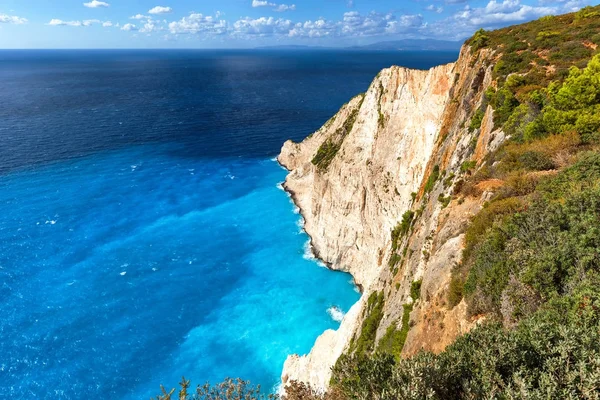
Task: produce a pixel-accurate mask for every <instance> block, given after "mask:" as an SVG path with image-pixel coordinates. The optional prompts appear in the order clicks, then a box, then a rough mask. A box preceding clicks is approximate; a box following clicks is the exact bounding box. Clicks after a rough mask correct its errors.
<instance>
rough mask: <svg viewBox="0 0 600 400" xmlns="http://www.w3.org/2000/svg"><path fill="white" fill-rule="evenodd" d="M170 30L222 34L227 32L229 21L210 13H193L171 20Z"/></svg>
mask: <svg viewBox="0 0 600 400" xmlns="http://www.w3.org/2000/svg"><path fill="white" fill-rule="evenodd" d="M169 31H170V32H171V33H172V34H195V33H207V34H214V35H221V34H224V33H227V21H225V20H222V19H218V18H217V17H213V16H210V15H203V14H200V13H192V14H190V15H189V16H187V17H183V18H181V19H180V20H179V21H173V22H171V23H170V24H169Z"/></svg>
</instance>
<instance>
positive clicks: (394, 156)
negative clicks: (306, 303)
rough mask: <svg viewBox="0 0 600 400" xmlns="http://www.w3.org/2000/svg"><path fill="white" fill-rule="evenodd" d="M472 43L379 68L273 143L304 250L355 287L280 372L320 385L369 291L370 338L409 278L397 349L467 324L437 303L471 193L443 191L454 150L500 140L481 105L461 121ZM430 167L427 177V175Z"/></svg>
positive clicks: (479, 70)
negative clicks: (374, 315)
mask: <svg viewBox="0 0 600 400" xmlns="http://www.w3.org/2000/svg"><path fill="white" fill-rule="evenodd" d="M478 54H479V57H478V58H477V59H474V58H473V56H472V55H471V51H470V49H468V48H463V50H462V51H461V55H460V57H459V60H458V61H457V62H456V63H453V64H448V65H443V66H439V67H435V68H432V69H430V70H428V71H417V70H409V69H406V68H402V67H391V68H388V69H385V70H383V71H381V73H380V74H379V75H378V76H377V77H376V78H375V80H374V81H373V83H372V84H371V86H370V87H369V89H368V91H367V92H366V93H365V94H363V95H359V96H357V97H355V98H354V99H352V100H351V101H350V102H349V103H348V104H346V105H344V106H343V107H342V108H341V109H340V111H339V112H338V113H337V114H336V115H335V116H334V117H333V118H332V119H331V120H330V121H328V122H327V123H326V124H325V125H324V126H323V127H322V128H321V129H320V130H319V131H317V132H315V133H314V134H313V135H311V136H310V137H308V138H307V139H306V140H304V141H303V142H302V143H292V142H290V141H288V142H286V143H285V145H284V146H283V149H282V151H281V154H280V156H279V158H278V160H279V162H280V163H281V164H282V165H283V166H284V167H286V168H287V169H288V170H289V171H290V173H289V175H288V177H287V179H286V182H285V184H284V186H285V189H286V190H288V191H289V192H290V193H292V195H293V198H294V201H295V202H296V204H297V205H298V207H299V208H300V209H301V211H302V214H303V216H304V219H305V229H306V232H307V233H308V234H309V235H310V237H311V239H312V247H313V250H314V252H315V254H316V255H317V256H318V257H319V258H321V259H322V260H323V261H324V262H326V263H327V264H328V265H329V266H330V267H331V268H333V269H337V270H343V271H347V272H350V273H351V274H352V275H353V276H354V279H355V281H356V283H357V284H358V285H360V287H361V288H362V289H363V296H362V297H361V300H360V301H359V302H358V303H357V304H356V305H355V306H354V307H353V308H352V310H351V311H350V312H348V313H347V314H346V316H345V318H344V320H343V321H342V324H341V326H340V328H339V329H338V330H337V331H327V332H325V333H324V334H323V335H322V336H321V337H319V338H318V339H317V341H316V343H315V346H314V347H313V349H312V351H311V353H310V354H308V355H305V356H297V355H294V356H290V357H289V358H288V360H287V361H286V363H285V367H284V371H283V374H282V379H283V381H284V383H285V382H287V381H289V380H300V381H304V382H307V383H310V384H311V385H312V386H314V387H316V388H319V389H321V390H325V389H326V387H327V384H328V382H329V378H330V368H331V366H333V365H334V363H335V362H336V360H337V358H338V357H339V356H340V355H341V354H342V353H343V352H344V350H345V349H346V348H347V346H348V343H349V342H350V340H351V339H352V337H353V336H355V335H357V334H359V333H360V332H358V331H359V330H360V325H361V322H362V319H363V311H362V310H363V308H364V305H365V302H366V299H367V298H368V296H369V295H370V294H371V293H372V292H373V291H381V290H383V291H384V294H385V307H384V317H383V319H382V321H381V323H380V326H379V329H378V333H377V337H378V338H379V337H381V336H382V335H383V333H384V332H385V331H386V329H387V328H388V327H389V326H390V325H391V324H398V323H400V322H401V321H402V311H403V307H402V305H403V304H404V303H406V302H408V301H410V299H409V296H408V294H409V292H410V286H411V283H412V282H413V281H414V280H417V279H422V291H421V293H422V296H421V298H420V299H419V300H418V301H417V302H416V304H415V305H414V308H413V311H412V313H411V326H412V328H411V330H410V332H409V336H408V339H407V341H406V344H405V347H404V353H406V354H412V353H414V352H416V351H418V350H419V349H421V348H424V349H428V350H432V351H439V350H442V349H443V348H444V347H445V346H446V345H447V344H448V343H450V342H451V341H452V340H454V339H455V338H456V336H457V335H459V334H462V333H464V332H466V331H467V330H468V329H470V328H471V327H472V325H473V324H474V322H473V321H469V320H468V319H467V318H466V314H465V305H464V304H460V305H459V306H457V307H455V308H453V309H452V310H449V308H448V307H447V304H446V293H447V288H448V284H449V280H450V273H451V270H452V267H453V265H454V263H456V262H457V261H458V260H459V259H460V252H461V248H462V241H463V236H462V235H463V231H464V228H465V226H466V224H467V223H468V220H469V218H470V216H471V215H473V214H474V213H476V212H477V211H478V210H479V208H480V207H481V204H482V201H483V200H482V199H483V197H482V198H466V199H465V198H463V199H460V201H459V200H458V199H454V200H452V201H451V202H450V203H449V204H447V203H448V201H449V195H450V194H451V192H452V188H453V186H454V184H455V183H456V182H457V181H458V180H459V179H460V174H461V173H463V172H462V169H461V165H462V164H463V162H465V161H467V160H469V159H471V158H473V159H474V160H475V161H477V162H480V163H481V162H483V160H484V158H485V155H486V154H487V152H489V151H490V150H491V149H493V148H495V147H497V146H498V145H499V144H500V143H501V142H502V141H503V140H504V135H503V134H502V133H501V132H494V131H493V118H492V117H493V115H492V113H493V111H492V110H491V108H489V109H487V110H486V113H485V116H484V119H483V123H482V125H481V128H480V129H474V130H469V125H470V119H471V117H472V115H473V114H474V113H475V111H477V110H478V109H480V108H481V109H482V110H484V109H485V107H484V104H483V102H484V96H483V92H484V89H485V88H486V87H487V86H489V84H490V82H491V67H490V65H491V62H490V61H491V60H492V58H493V54H490V53H486V52H485V51H481V52H479V53H478ZM434 171H436V172H434ZM438 171H439V173H438ZM432 174H437V175H439V179H437V180H433V182H431V181H432V180H431V179H429V178H430V176H431V175H432ZM428 180H429V181H430V183H429V184H426V182H427V181H428ZM484 196H485V194H484ZM440 199H441V200H443V201H440ZM446 205H447V206H446ZM408 210H412V211H413V212H414V213H415V215H416V218H415V220H414V222H413V225H412V229H411V230H410V232H409V233H408V234H407V235H406V236H405V237H403V238H402V239H401V240H400V241H398V242H397V243H396V244H397V245H396V246H392V235H391V231H392V230H393V229H394V227H396V226H397V224H398V223H399V222H400V221H401V220H402V215H403V214H404V213H405V212H406V211H408Z"/></svg>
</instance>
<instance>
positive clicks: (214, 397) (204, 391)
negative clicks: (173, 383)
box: [156, 378, 277, 400]
mask: <svg viewBox="0 0 600 400" xmlns="http://www.w3.org/2000/svg"><path fill="white" fill-rule="evenodd" d="M179 386H180V389H179V392H178V394H177V395H176V396H175V397H174V393H175V389H171V390H170V391H167V390H166V389H165V388H164V387H162V386H161V390H162V394H161V395H159V396H157V398H156V400H175V398H177V399H179V400H260V399H263V400H266V399H276V398H277V396H276V395H265V394H261V391H260V386H253V385H251V384H250V382H248V381H243V380H241V379H239V378H238V379H230V378H227V379H225V380H224V381H223V382H221V383H219V384H216V385H211V384H209V383H206V384H204V385H198V386H197V387H196V391H195V393H190V381H189V380H186V379H185V378H181V382H180V383H179Z"/></svg>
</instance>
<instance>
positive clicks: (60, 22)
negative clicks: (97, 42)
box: [48, 18, 102, 26]
mask: <svg viewBox="0 0 600 400" xmlns="http://www.w3.org/2000/svg"><path fill="white" fill-rule="evenodd" d="M101 23H102V21H100V20H97V19H86V20H83V21H63V20H62V19H57V18H53V19H51V20H50V22H48V25H50V26H92V25H93V24H101Z"/></svg>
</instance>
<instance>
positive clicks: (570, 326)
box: [160, 6, 600, 400]
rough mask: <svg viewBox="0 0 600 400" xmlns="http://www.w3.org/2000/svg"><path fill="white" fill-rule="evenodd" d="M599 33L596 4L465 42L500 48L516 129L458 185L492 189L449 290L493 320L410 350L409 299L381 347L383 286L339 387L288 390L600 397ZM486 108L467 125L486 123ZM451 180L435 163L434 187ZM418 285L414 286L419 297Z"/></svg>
mask: <svg viewBox="0 0 600 400" xmlns="http://www.w3.org/2000/svg"><path fill="white" fill-rule="evenodd" d="M599 32H600V6H595V7H585V8H583V9H582V10H580V11H578V12H577V13H572V14H567V15H562V16H549V17H544V18H541V19H539V20H537V21H534V22H531V23H528V24H524V25H519V26H512V27H508V28H505V29H501V30H498V31H493V32H487V31H484V30H479V31H478V32H477V33H476V34H475V35H474V36H473V38H471V39H470V40H469V41H468V43H469V44H470V45H471V49H472V51H473V52H474V54H475V55H477V53H478V52H480V51H483V50H484V49H486V50H490V51H488V52H487V54H493V57H495V58H494V62H495V65H494V67H493V79H494V84H493V85H492V86H490V87H489V88H487V90H486V92H485V99H484V104H485V103H487V104H489V105H491V106H492V108H493V109H494V124H495V125H496V128H502V129H503V130H504V132H505V133H506V134H507V135H509V136H510V139H509V140H507V141H506V142H505V143H504V144H503V145H502V146H501V147H500V148H499V149H498V150H496V151H495V152H493V153H491V154H488V155H487V157H486V158H485V159H484V160H483V161H481V160H480V161H481V162H480V164H479V168H477V170H476V167H477V165H478V164H477V163H476V162H475V161H467V162H465V163H463V164H462V166H461V173H462V174H461V176H460V180H458V181H457V182H455V183H454V194H455V195H457V196H461V198H460V199H459V202H460V201H463V200H464V198H466V197H467V196H478V195H480V194H481V192H480V190H482V189H478V188H479V187H481V186H485V185H479V184H483V183H491V184H492V185H488V186H487V187H493V188H494V189H493V190H494V195H493V196H492V197H491V198H490V199H489V201H488V202H487V203H486V204H485V205H484V207H483V209H482V210H481V211H480V212H479V213H478V214H476V215H475V216H474V217H473V218H472V220H471V223H470V224H469V226H468V227H467V228H466V231H465V247H464V250H463V253H462V258H461V261H460V263H457V264H456V265H455V266H454V268H453V270H452V277H451V281H450V285H449V291H448V298H447V300H448V305H449V307H454V306H456V305H457V304H459V303H460V302H461V301H463V300H464V301H465V302H466V304H467V310H468V312H469V314H470V315H471V316H476V315H485V320H484V322H483V323H482V324H480V325H478V326H477V327H476V328H475V329H473V330H472V331H471V332H470V333H468V334H466V335H464V336H462V337H460V338H458V339H457V340H456V342H455V343H453V344H452V345H450V346H448V347H447V348H446V350H445V351H443V352H441V353H440V354H437V355H435V354H432V353H428V352H421V353H419V354H417V355H416V356H414V357H411V358H408V359H402V358H400V354H401V352H402V348H403V346H404V342H405V340H406V337H407V335H408V332H409V329H410V313H411V311H412V307H413V306H412V303H411V304H410V305H408V304H407V305H404V306H403V310H402V312H403V315H402V320H401V321H400V320H399V319H398V320H396V321H394V322H393V323H392V324H391V325H390V326H389V327H388V329H387V330H386V332H385V334H384V335H383V337H382V338H381V339H380V341H379V342H378V343H376V333H377V330H378V327H379V325H380V323H381V320H382V318H383V306H384V294H383V292H378V293H373V294H372V295H371V296H370V297H369V299H368V304H367V307H366V310H365V314H364V315H363V317H364V322H363V324H362V327H361V332H360V335H358V337H356V338H353V339H352V342H351V344H350V349H349V352H348V353H347V354H344V355H342V356H341V357H340V358H339V360H338V362H337V363H336V365H335V367H334V368H333V376H332V379H331V390H330V391H329V392H328V393H326V394H323V395H322V394H318V393H315V392H314V391H312V390H311V389H310V388H307V387H306V386H304V385H294V386H293V389H292V391H291V393H288V394H289V395H290V397H289V399H290V400H295V399H309V400H311V399H312V400H317V399H323V400H325V399H327V400H334V399H335V400H345V399H415V400H416V399H450V400H452V399H480V398H481V399H492V398H494V399H496V398H497V399H525V398H529V399H542V398H545V399H567V398H569V399H600V329H599V327H600V54H598V51H599V50H598V48H600V47H598V46H600V33H599ZM480 54H481V53H480ZM483 109H484V108H483V107H482V108H481V110H483ZM482 117H483V114H482V111H477V112H476V113H475V115H474V116H473V118H472V120H471V124H470V126H469V128H470V129H471V130H474V129H478V128H480V127H481V121H482ZM347 122H348V121H346V123H347ZM352 123H353V122H352ZM345 125H346V124H345ZM343 136H344V135H343V134H342V132H340V135H338V137H337V138H336V139H331V142H330V143H329V144H327V145H325V143H324V146H325V148H324V150H323V153H324V155H323V156H322V157H321V159H319V160H317V162H315V161H314V160H313V162H315V164H316V165H325V168H326V167H327V166H328V165H329V164H328V161H327V160H328V159H333V157H334V156H335V152H337V150H339V146H341V140H343ZM339 137H341V138H342V139H341V140H340V139H339ZM336 146H338V148H337V149H335V147H336ZM331 153H333V155H332V156H330V154H331ZM329 162H331V161H329ZM320 168H321V167H320ZM441 178H444V174H443V173H442V172H441V171H440V168H439V166H438V165H436V166H435V167H434V168H433V169H432V171H431V174H430V176H429V177H428V179H427V180H426V184H425V186H424V192H425V194H427V193H430V192H432V191H433V189H434V186H435V184H436V182H437V181H438V180H440V179H441ZM453 178H454V177H453V176H448V177H447V178H446V179H445V180H444V187H445V188H446V189H447V188H448V187H450V185H452V182H453ZM492 180H493V182H492ZM485 190H488V189H485ZM414 199H416V194H415V195H414ZM438 200H439V201H440V202H442V203H443V204H446V202H447V201H449V197H446V196H443V195H440V196H439V197H438ZM423 210H424V205H421V206H420V208H419V209H418V210H417V211H416V212H412V211H407V212H406V213H405V214H404V215H403V218H402V221H401V222H400V223H399V224H398V226H397V227H396V228H394V230H393V231H392V248H393V251H394V253H393V256H392V257H391V258H390V263H393V264H392V265H393V266H395V265H396V263H398V262H399V261H400V260H401V259H402V256H400V255H398V254H397V251H398V247H399V246H400V245H401V239H402V238H403V237H405V235H407V234H408V232H409V231H410V229H411V227H412V224H413V221H414V220H415V218H418V217H419V216H420V215H421V214H422V213H423ZM407 250H408V249H407V248H406V247H405V248H404V254H406V251H407ZM410 251H411V252H412V251H413V250H410ZM423 255H424V257H425V258H427V257H428V255H429V253H428V252H427V251H426V250H425V251H423ZM396 272H397V270H394V274H395V273H396ZM396 289H397V290H398V289H399V285H398V284H396ZM420 291H421V282H420V281H415V282H413V283H412V285H411V297H412V298H413V299H414V300H415V301H416V300H417V299H419V298H420V296H421V293H420ZM165 393H166V392H165ZM293 396H296V397H293ZM183 398H184V399H185V398H187V397H183ZM160 399H167V398H166V397H161V398H160Z"/></svg>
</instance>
